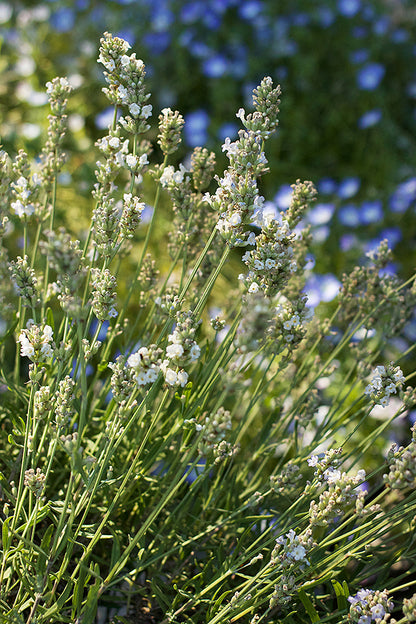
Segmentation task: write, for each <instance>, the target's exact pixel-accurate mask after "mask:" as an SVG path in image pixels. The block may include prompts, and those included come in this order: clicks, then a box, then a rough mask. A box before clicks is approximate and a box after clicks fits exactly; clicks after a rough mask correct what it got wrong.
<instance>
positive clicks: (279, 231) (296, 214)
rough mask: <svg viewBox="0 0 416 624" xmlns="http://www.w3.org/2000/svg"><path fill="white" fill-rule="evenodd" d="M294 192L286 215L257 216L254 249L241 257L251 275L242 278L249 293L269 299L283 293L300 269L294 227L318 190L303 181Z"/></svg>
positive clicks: (294, 188)
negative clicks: (276, 216) (259, 228)
mask: <svg viewBox="0 0 416 624" xmlns="http://www.w3.org/2000/svg"><path fill="white" fill-rule="evenodd" d="M292 189H293V194H292V199H291V203H290V206H289V208H288V211H287V214H286V215H283V214H281V215H280V217H279V219H275V218H274V217H271V216H270V215H266V214H263V213H262V211H261V210H260V211H259V213H258V215H256V220H257V222H258V223H259V225H261V232H260V234H259V236H257V237H256V238H255V249H254V250H253V251H247V252H246V253H245V254H244V255H243V257H242V260H243V262H244V263H245V264H246V265H247V267H248V272H247V274H241V275H240V276H239V279H240V280H241V281H242V282H243V283H244V285H245V286H246V288H247V291H248V293H257V292H263V293H264V294H265V295H266V296H269V297H270V296H273V295H275V294H276V293H278V292H279V291H281V290H282V288H283V287H284V285H285V284H286V282H287V281H288V278H289V277H290V275H292V274H294V273H295V272H296V270H297V268H298V267H297V263H296V259H295V254H294V249H293V247H294V245H295V241H296V239H297V238H298V235H297V234H296V232H295V231H294V230H293V228H294V227H295V226H296V225H297V224H298V223H299V221H300V219H301V217H302V215H303V214H304V212H305V210H306V208H307V207H308V205H309V204H310V202H311V201H313V200H314V198H315V194H316V191H315V188H314V186H313V185H312V183H311V182H300V180H297V182H296V184H294V185H292Z"/></svg>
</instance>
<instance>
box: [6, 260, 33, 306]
mask: <svg viewBox="0 0 416 624" xmlns="http://www.w3.org/2000/svg"><path fill="white" fill-rule="evenodd" d="M9 271H10V273H11V276H12V280H13V282H14V284H15V286H16V289H17V294H18V295H19V297H21V298H22V302H23V304H24V305H26V306H34V305H36V303H37V302H38V289H37V279H36V275H35V271H34V270H33V269H32V267H31V266H30V264H29V258H28V257H27V256H25V257H24V258H21V257H20V256H17V258H16V261H15V262H14V261H11V262H10V263H9Z"/></svg>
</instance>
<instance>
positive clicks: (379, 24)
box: [373, 15, 390, 35]
mask: <svg viewBox="0 0 416 624" xmlns="http://www.w3.org/2000/svg"><path fill="white" fill-rule="evenodd" d="M389 27H390V19H389V18H388V17H387V15H380V16H379V17H378V18H377V19H376V20H375V21H374V22H373V33H374V34H376V35H385V34H386V32H387V31H388V29H389Z"/></svg>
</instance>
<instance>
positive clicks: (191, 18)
mask: <svg viewBox="0 0 416 624" xmlns="http://www.w3.org/2000/svg"><path fill="white" fill-rule="evenodd" d="M203 11H204V7H203V6H202V4H201V3H200V2H187V3H186V4H185V5H184V6H183V7H182V8H181V12H180V16H179V19H180V21H181V22H182V23H183V24H191V23H192V22H196V21H197V20H198V19H199V18H200V17H201V15H202V13H203Z"/></svg>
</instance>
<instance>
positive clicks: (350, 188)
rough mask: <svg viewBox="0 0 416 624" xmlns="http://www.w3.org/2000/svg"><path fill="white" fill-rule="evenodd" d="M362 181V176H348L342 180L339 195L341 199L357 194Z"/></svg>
mask: <svg viewBox="0 0 416 624" xmlns="http://www.w3.org/2000/svg"><path fill="white" fill-rule="evenodd" d="M360 185H361V181H360V178H357V177H348V178H344V179H343V180H341V182H340V184H339V187H338V191H337V194H338V197H341V199H349V198H350V197H354V195H356V193H357V191H358V189H359V188H360Z"/></svg>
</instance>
